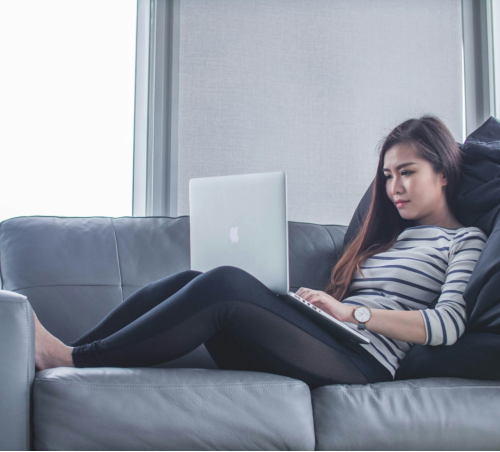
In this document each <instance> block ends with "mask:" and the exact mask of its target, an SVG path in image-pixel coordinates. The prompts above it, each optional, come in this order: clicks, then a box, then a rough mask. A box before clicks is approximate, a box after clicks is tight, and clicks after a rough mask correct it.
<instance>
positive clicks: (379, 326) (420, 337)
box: [343, 305, 426, 344]
mask: <svg viewBox="0 0 500 452" xmlns="http://www.w3.org/2000/svg"><path fill="white" fill-rule="evenodd" d="M346 306H348V307H349V308H352V309H350V310H349V311H348V314H347V315H346V318H345V319H344V320H343V321H344V322H350V323H354V324H355V325H357V324H358V321H357V320H356V319H355V317H354V310H355V309H356V308H357V306H349V305H346ZM370 310H371V312H372V316H371V318H370V320H368V322H366V329H367V330H368V331H371V332H372V333H378V334H382V335H383V336H386V337H389V338H391V339H396V340H398V341H403V342H410V343H412V344H423V343H424V342H425V339H426V334H425V325H424V319H423V318H422V314H421V313H420V312H418V311H391V310H389V309H373V308H370Z"/></svg>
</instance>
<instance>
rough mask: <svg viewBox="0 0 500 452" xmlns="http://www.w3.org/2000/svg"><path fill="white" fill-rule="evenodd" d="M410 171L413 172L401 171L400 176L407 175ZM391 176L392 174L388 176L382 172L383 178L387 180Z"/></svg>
mask: <svg viewBox="0 0 500 452" xmlns="http://www.w3.org/2000/svg"><path fill="white" fill-rule="evenodd" d="M411 173H413V171H401V176H408V175H410V174H411ZM391 178H392V176H390V175H389V174H384V179H385V180H389V179H391Z"/></svg>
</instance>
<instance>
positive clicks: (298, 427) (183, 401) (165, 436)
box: [33, 367, 315, 450]
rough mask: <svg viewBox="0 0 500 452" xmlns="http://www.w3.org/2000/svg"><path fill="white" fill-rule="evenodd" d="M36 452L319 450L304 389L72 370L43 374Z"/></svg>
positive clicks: (161, 373)
mask: <svg viewBox="0 0 500 452" xmlns="http://www.w3.org/2000/svg"><path fill="white" fill-rule="evenodd" d="M33 420H34V429H35V431H34V441H35V449H37V450H245V449H246V450H314V447H315V437H314V422H313V416H312V405H311V393H310V391H309V387H308V386H307V384H305V383H304V382H302V381H299V380H295V379H293V378H289V377H285V376H280V375H274V374H268V373H262V372H249V371H236V370H234V371H233V370H214V369H157V368H129V369H121V368H111V367H104V368H69V367H59V368H54V369H46V370H43V371H39V372H37V373H36V375H35V382H34V388H33Z"/></svg>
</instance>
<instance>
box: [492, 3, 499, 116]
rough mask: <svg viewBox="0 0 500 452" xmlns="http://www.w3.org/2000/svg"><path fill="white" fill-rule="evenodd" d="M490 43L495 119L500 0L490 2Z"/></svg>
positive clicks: (497, 95)
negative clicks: (491, 46) (491, 42)
mask: <svg viewBox="0 0 500 452" xmlns="http://www.w3.org/2000/svg"><path fill="white" fill-rule="evenodd" d="M491 9H492V22H491V24H492V27H491V31H492V32H491V34H492V41H493V93H494V94H493V96H494V107H493V112H494V113H492V114H493V115H494V116H495V117H496V118H498V117H499V116H500V0H493V2H492V8H491Z"/></svg>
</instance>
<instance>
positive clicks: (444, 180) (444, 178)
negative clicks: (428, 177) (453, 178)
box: [441, 171, 448, 187]
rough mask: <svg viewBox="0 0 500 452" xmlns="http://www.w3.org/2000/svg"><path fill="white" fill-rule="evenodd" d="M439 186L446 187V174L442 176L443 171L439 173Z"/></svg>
mask: <svg viewBox="0 0 500 452" xmlns="http://www.w3.org/2000/svg"><path fill="white" fill-rule="evenodd" d="M441 184H442V186H443V187H444V186H445V185H448V178H447V177H446V174H444V171H443V172H441Z"/></svg>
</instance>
